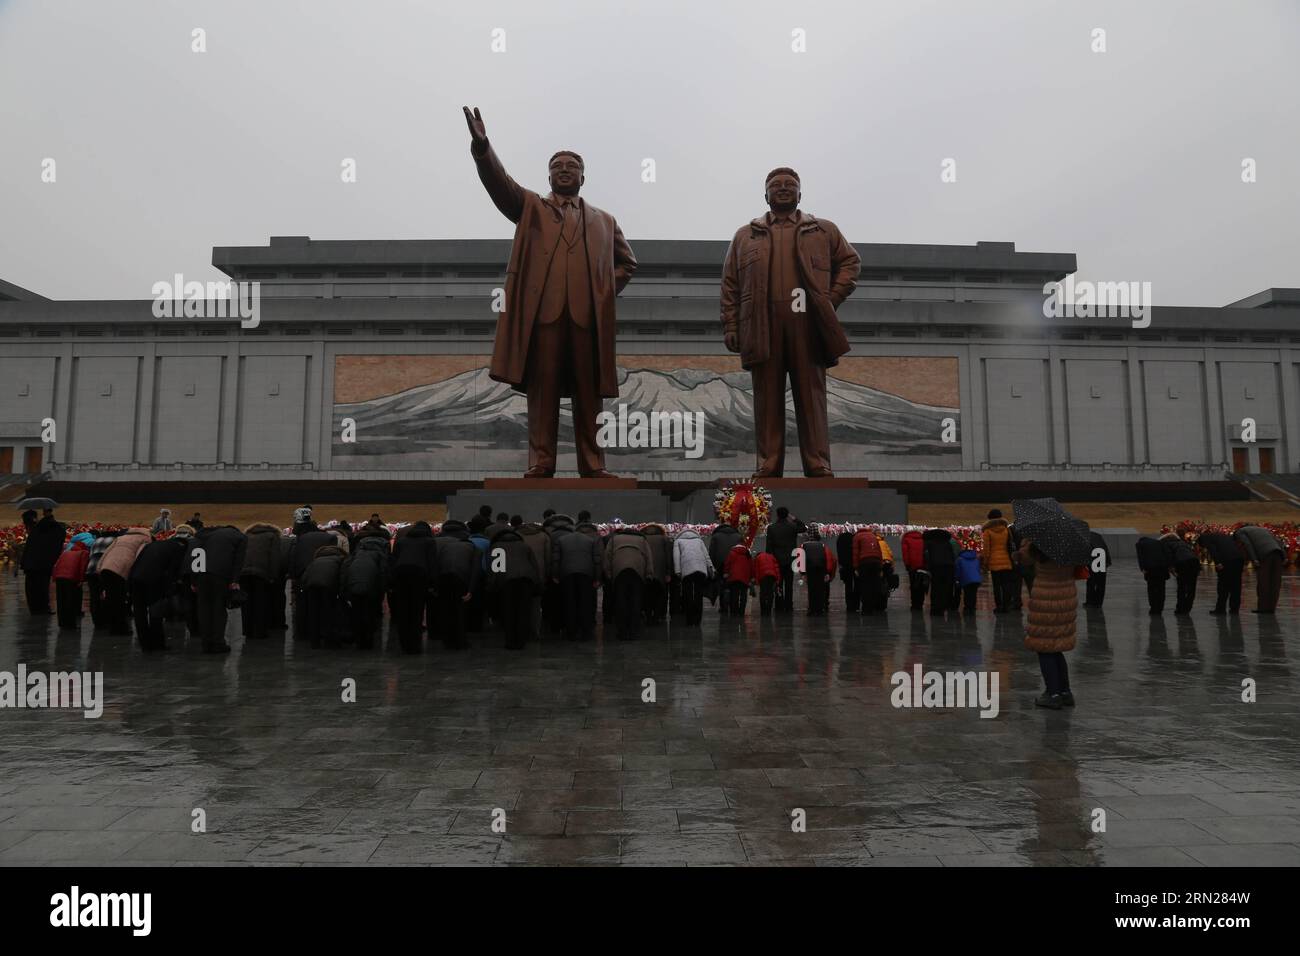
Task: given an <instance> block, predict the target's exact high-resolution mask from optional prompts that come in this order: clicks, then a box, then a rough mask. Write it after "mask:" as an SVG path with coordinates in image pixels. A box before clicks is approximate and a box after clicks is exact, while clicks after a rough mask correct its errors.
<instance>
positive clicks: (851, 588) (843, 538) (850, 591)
mask: <svg viewBox="0 0 1300 956" xmlns="http://www.w3.org/2000/svg"><path fill="white" fill-rule="evenodd" d="M835 559H836V562H837V563H838V564H839V570H840V583H841V584H843V585H844V609H845V610H846V611H848V612H849V613H850V614H852V613H853V612H854V611H856V610H857V609H858V575H857V573H856V569H855V568H854V567H853V532H852V531H849V530H848V529H847V528H846V529H845V530H843V531H841V532H840V533H839V534H838V535H836V537H835Z"/></svg>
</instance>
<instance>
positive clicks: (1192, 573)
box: [1160, 531, 1201, 615]
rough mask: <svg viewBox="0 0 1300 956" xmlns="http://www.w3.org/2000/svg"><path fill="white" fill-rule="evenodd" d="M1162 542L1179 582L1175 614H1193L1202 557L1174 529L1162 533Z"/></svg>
mask: <svg viewBox="0 0 1300 956" xmlns="http://www.w3.org/2000/svg"><path fill="white" fill-rule="evenodd" d="M1160 543H1161V544H1162V545H1163V546H1164V549H1165V552H1166V553H1167V554H1168V555H1169V566H1170V567H1171V568H1172V569H1173V572H1174V578H1175V580H1176V581H1177V584H1178V592H1177V593H1178V596H1177V599H1176V601H1175V603H1174V614H1175V615H1184V614H1191V613H1192V602H1193V601H1194V600H1195V599H1196V579H1197V578H1198V577H1200V574H1201V559H1200V558H1199V557H1197V555H1196V551H1195V550H1194V549H1193V548H1192V546H1191V545H1190V544H1188V543H1187V542H1186V541H1184V540H1183V539H1182V537H1181V536H1180V535H1178V534H1176V533H1174V532H1173V531H1170V532H1168V533H1167V534H1162V535H1161V536H1160Z"/></svg>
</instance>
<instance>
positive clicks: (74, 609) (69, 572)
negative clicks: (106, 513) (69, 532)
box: [50, 533, 94, 627]
mask: <svg viewBox="0 0 1300 956" xmlns="http://www.w3.org/2000/svg"><path fill="white" fill-rule="evenodd" d="M93 540H94V537H93V536H92V535H88V534H84V533H83V534H78V535H73V538H72V541H71V542H70V543H69V544H68V547H67V550H65V551H64V552H63V553H62V554H60V555H59V559H58V560H57V561H55V562H54V570H53V571H52V572H51V573H50V577H52V578H53V579H54V602H55V607H56V608H58V612H59V627H77V626H79V625H80V623H81V586H82V584H84V583H85V581H86V565H87V564H89V563H90V541H93Z"/></svg>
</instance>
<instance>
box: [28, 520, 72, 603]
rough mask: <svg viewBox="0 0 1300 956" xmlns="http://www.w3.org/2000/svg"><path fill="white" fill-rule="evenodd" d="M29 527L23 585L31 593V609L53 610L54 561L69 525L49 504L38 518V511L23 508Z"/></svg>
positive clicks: (29, 598)
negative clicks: (51, 584) (60, 518)
mask: <svg viewBox="0 0 1300 956" xmlns="http://www.w3.org/2000/svg"><path fill="white" fill-rule="evenodd" d="M23 524H24V525H25V526H26V528H27V541H26V542H25V544H24V545H23V557H22V561H20V562H19V567H21V568H22V570H23V586H24V592H25V594H26V596H27V610H28V611H29V612H31V613H32V614H53V613H54V611H53V610H52V609H51V608H50V575H51V574H52V573H53V572H54V563H55V562H56V561H58V560H59V555H60V554H62V553H63V539H64V538H65V537H67V534H68V529H67V526H66V525H63V524H61V523H59V522H58V521H55V520H54V512H53V511H51V510H50V509H49V508H46V509H45V512H44V513H43V514H42V515H41V520H40V521H37V520H36V512H35V511H24V512H23Z"/></svg>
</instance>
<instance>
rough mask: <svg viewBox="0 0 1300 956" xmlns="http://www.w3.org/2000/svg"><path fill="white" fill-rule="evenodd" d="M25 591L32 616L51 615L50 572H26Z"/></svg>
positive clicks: (24, 574)
mask: <svg viewBox="0 0 1300 956" xmlns="http://www.w3.org/2000/svg"><path fill="white" fill-rule="evenodd" d="M23 576H24V577H23V590H24V591H25V592H26V594H27V610H28V611H30V612H31V613H32V614H49V613H50V572H48V571H24V572H23Z"/></svg>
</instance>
